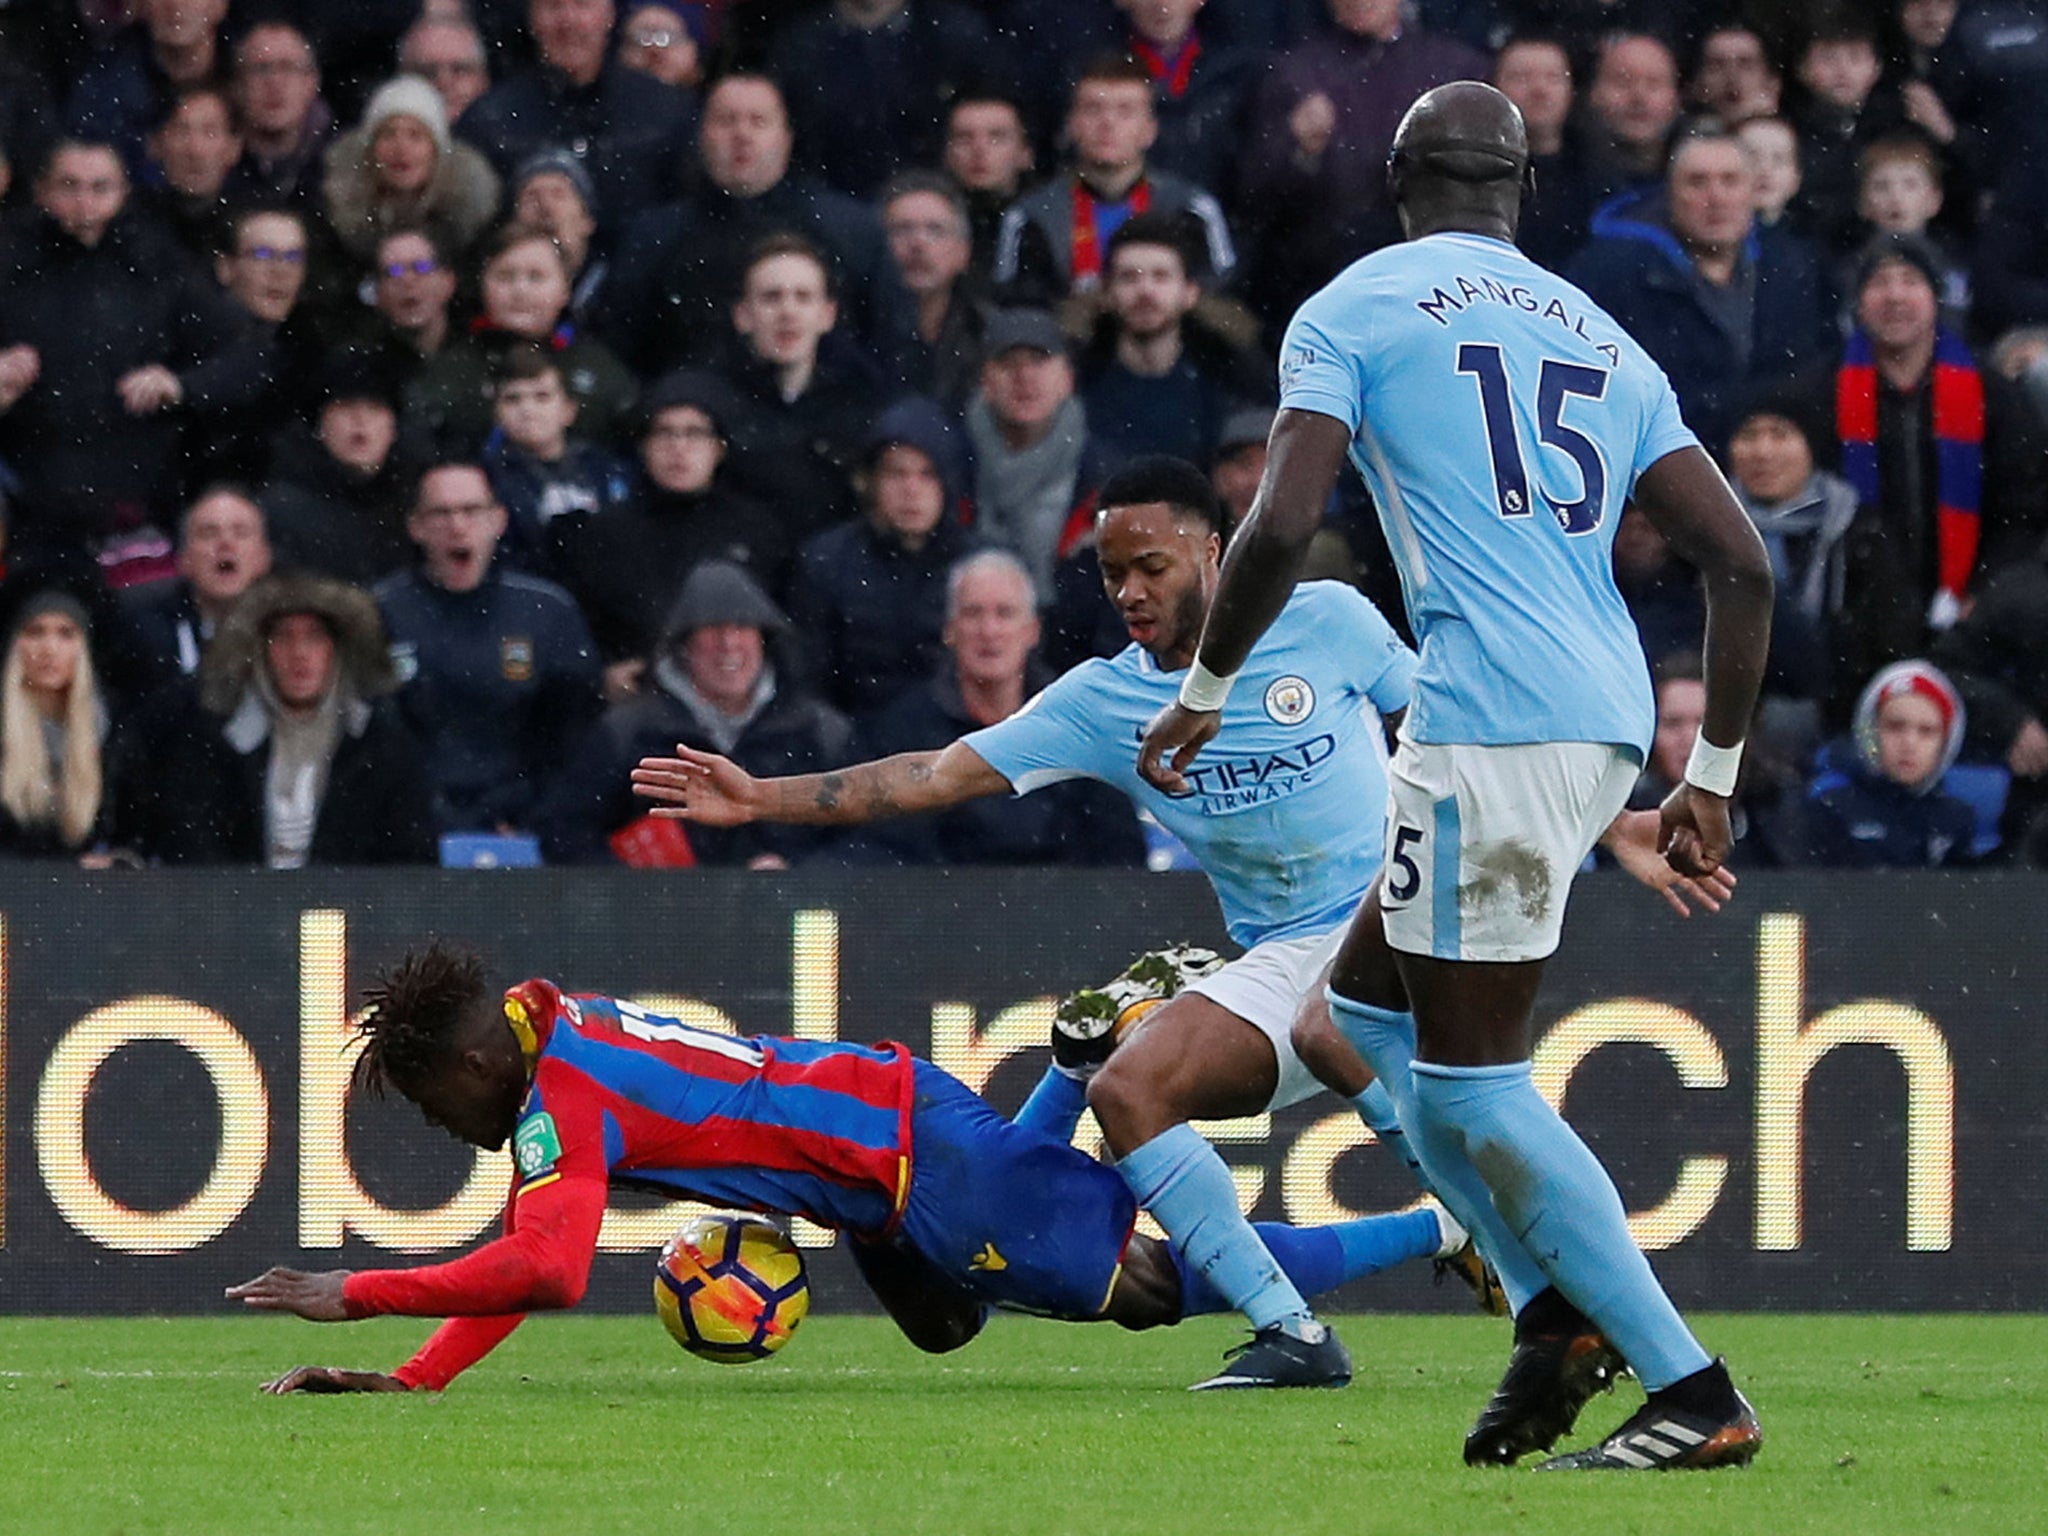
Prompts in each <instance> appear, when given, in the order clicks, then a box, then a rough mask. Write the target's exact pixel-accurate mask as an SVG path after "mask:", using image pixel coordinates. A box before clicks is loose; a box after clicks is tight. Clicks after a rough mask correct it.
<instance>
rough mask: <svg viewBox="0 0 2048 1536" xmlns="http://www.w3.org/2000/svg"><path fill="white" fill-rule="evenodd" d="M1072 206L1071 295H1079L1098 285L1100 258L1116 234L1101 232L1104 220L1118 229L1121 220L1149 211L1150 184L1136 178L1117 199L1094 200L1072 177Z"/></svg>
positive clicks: (1080, 181)
mask: <svg viewBox="0 0 2048 1536" xmlns="http://www.w3.org/2000/svg"><path fill="white" fill-rule="evenodd" d="M1073 204H1074V229H1073V247H1072V249H1073V271H1072V274H1071V277H1072V283H1073V288H1074V291H1075V292H1076V293H1080V292H1082V291H1084V290H1086V289H1089V288H1093V287H1094V286H1095V285H1096V284H1097V283H1099V282H1101V281H1102V254H1103V251H1104V249H1105V247H1106V246H1107V245H1108V243H1109V236H1110V235H1113V234H1115V233H1116V231H1115V230H1114V229H1111V230H1109V231H1108V232H1106V233H1105V232H1104V231H1103V229H1102V222H1103V220H1104V216H1105V215H1113V216H1115V219H1116V223H1117V225H1118V226H1121V225H1122V224H1123V222H1124V220H1125V219H1127V218H1135V217H1136V216H1137V215H1139V214H1141V213H1144V212H1147V211H1148V210H1149V209H1150V208H1151V207H1152V183H1151V182H1150V181H1149V180H1148V179H1147V178H1145V177H1143V176H1140V177H1139V178H1138V179H1137V181H1136V182H1135V183H1133V184H1132V186H1131V190H1130V191H1128V192H1126V193H1125V194H1124V195H1123V196H1122V197H1121V198H1118V199H1110V198H1103V197H1097V196H1096V195H1095V194H1094V193H1093V192H1092V191H1090V190H1089V187H1088V183H1087V182H1085V181H1083V180H1082V179H1081V178H1080V177H1078V176H1076V177H1075V178H1074V192H1073Z"/></svg>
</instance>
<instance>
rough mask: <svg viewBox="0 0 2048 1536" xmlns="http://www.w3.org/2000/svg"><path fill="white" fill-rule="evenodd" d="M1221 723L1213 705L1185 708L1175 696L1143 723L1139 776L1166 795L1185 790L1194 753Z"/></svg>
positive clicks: (1213, 737) (1210, 738) (1207, 741)
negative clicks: (1143, 738)
mask: <svg viewBox="0 0 2048 1536" xmlns="http://www.w3.org/2000/svg"><path fill="white" fill-rule="evenodd" d="M1222 723H1223V716H1222V715H1221V713H1219V712H1218V711H1216V710H1213V709H1203V710H1195V709H1189V708H1188V707H1187V706H1186V705H1185V704H1182V703H1181V702H1179V701H1178V700H1175V701H1174V702H1173V703H1171V704H1169V705H1167V706H1166V708H1164V709H1162V710H1161V711H1159V713H1158V714H1156V715H1154V716H1153V717H1152V723H1151V724H1150V725H1148V726H1146V727H1145V744H1144V745H1143V746H1141V747H1140V748H1139V749H1138V773H1139V776H1140V777H1142V778H1143V779H1144V780H1145V782H1146V783H1148V784H1150V785H1151V786H1152V787H1153V788H1154V789H1163V790H1165V791H1166V793H1167V794H1169V795H1185V794H1187V793H1188V792H1189V784H1188V781H1187V779H1186V777H1185V776H1184V775H1185V774H1186V773H1187V770H1188V769H1189V768H1191V767H1192V766H1194V761H1195V754H1196V753H1198V752H1200V751H1201V750H1202V748H1204V747H1206V746H1207V745H1208V744H1209V743H1210V742H1211V741H1213V740H1215V739H1216V728H1217V727H1218V726H1219V725H1221V724H1222Z"/></svg>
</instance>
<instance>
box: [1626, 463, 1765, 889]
mask: <svg viewBox="0 0 2048 1536" xmlns="http://www.w3.org/2000/svg"><path fill="white" fill-rule="evenodd" d="M1635 500H1636V504H1637V505H1638V506H1640V507H1641V508H1642V509H1643V511H1644V512H1645V513H1646V514H1648V516H1649V519H1650V521H1651V522H1652V523H1654V524H1655V525H1656V527H1657V530H1658V532H1660V533H1662V534H1663V535H1664V537H1665V538H1666V539H1668V540H1670V542H1671V547H1672V548H1673V549H1674V550H1675V551H1676V552H1677V553H1678V555H1679V558H1681V559H1683V560H1687V561H1690V562H1691V563H1692V564H1693V566H1694V567H1695V568H1697V569H1698V570H1699V572H1700V574H1701V577H1702V579H1703V580H1704V582H1705V585H1706V594H1707V643H1706V664H1707V707H1706V718H1705V720H1704V721H1703V722H1702V724H1701V727H1700V737H1701V740H1702V741H1704V742H1705V743H1707V744H1708V747H1709V748H1710V749H1711V748H1722V749H1732V748H1738V747H1740V746H1741V745H1742V742H1743V738H1744V737H1746V736H1747V735H1748V734H1749V721H1750V716H1751V715H1752V714H1753V713H1754V712H1755V709H1756V698H1757V692H1758V690H1759V689H1760V688H1761V687H1762V686H1763V677H1764V663H1765V660H1766V656H1767V654H1768V652H1769V649H1770V643H1771V599H1772V591H1773V583H1772V578H1771V560H1770V556H1769V555H1768V554H1767V553H1766V552H1765V550H1764V544H1763V540H1762V539H1761V538H1760V537H1759V536H1758V534H1757V531H1756V526H1755V524H1753V523H1751V522H1750V520H1749V515H1748V514H1747V513H1746V512H1744V511H1743V510H1742V504H1741V503H1740V502H1739V501H1737V500H1736V499H1735V493H1734V492H1733V491H1731V490H1730V489H1729V488H1728V482H1727V481H1726V480H1725V479H1723V478H1722V476H1721V471H1720V469H1719V468H1718V467H1716V465H1715V463H1714V461H1713V460H1712V459H1711V458H1709V457H1708V456H1707V453H1706V451H1705V450H1704V449H1701V448H1682V449H1680V450H1678V451H1677V452H1676V453H1668V454H1666V455H1665V456H1664V457H1663V458H1661V459H1659V460H1658V461H1657V462H1656V463H1655V464H1652V465H1651V466H1650V467H1649V468H1648V469H1647V470H1645V471H1644V472H1643V475H1642V477H1641V478H1640V479H1638V480H1637V482H1636V491H1635ZM1692 777H1693V775H1692V771H1691V770H1690V769H1688V771H1687V782H1685V783H1682V784H1680V785H1679V786H1678V788H1676V789H1674V790H1673V791H1672V792H1671V796H1670V798H1669V799H1667V800H1666V801H1665V802H1664V806H1663V809H1662V812H1661V815H1662V817H1663V822H1664V827H1663V833H1662V838H1661V843H1660V846H1661V847H1662V849H1663V850H1664V852H1665V854H1666V856H1667V857H1668V858H1669V859H1670V860H1671V862H1672V864H1673V866H1674V867H1676V868H1677V869H1678V870H1679V871H1680V872H1681V873H1683V874H1687V875H1692V876H1698V875H1704V874H1708V873H1711V872H1712V871H1713V870H1715V869H1717V868H1719V867H1720V865H1721V862H1722V861H1723V860H1724V859H1726V858H1727V857H1728V849H1729V846H1730V845H1731V844H1732V843H1733V842H1734V833H1733V830H1732V828H1731V826H1730V823H1729V816H1728V800H1729V797H1728V796H1727V795H1724V794H1717V793H1714V792H1713V791H1712V790H1710V789H1709V788H1706V787H1703V786H1701V785H1700V784H1698V783H1694V782H1692ZM1731 787H1732V786H1731Z"/></svg>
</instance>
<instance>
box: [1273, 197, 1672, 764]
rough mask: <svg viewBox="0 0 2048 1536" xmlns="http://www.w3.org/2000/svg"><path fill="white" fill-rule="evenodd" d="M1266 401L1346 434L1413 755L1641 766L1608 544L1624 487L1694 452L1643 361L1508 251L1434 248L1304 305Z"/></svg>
mask: <svg viewBox="0 0 2048 1536" xmlns="http://www.w3.org/2000/svg"><path fill="white" fill-rule="evenodd" d="M1280 385H1281V393H1280V403H1281V405H1282V406H1283V407H1286V408H1290V409H1295V410H1305V411H1314V412H1317V413H1318V414H1320V415H1324V416H1332V417H1335V418H1336V419H1337V420H1339V421H1341V422H1343V423H1344V424H1345V425H1346V426H1348V427H1349V428H1350V429H1351V431H1352V433H1353V439H1352V446H1351V457H1352V462H1353V463H1355V464H1356V465H1357V466H1358V470H1359V473H1360V474H1362V475H1363V476H1364V477H1365V483H1366V485H1367V486H1368V487H1370V489H1371V491H1372V495H1373V500H1374V502H1375V503H1376V504H1377V506H1378V508H1379V515H1380V521H1381V524H1382V525H1383V527H1384V528H1385V529H1386V534H1387V543H1388V545H1389V546H1390V547H1391V548H1392V550H1393V553H1394V559H1395V562H1396V564H1397V565H1398V566H1399V568H1400V573H1401V585H1402V590H1403V593H1404V595H1405V596H1406V598H1407V602H1408V616H1409V621H1410V623H1411V624H1412V625H1413V627H1414V629H1415V632H1416V635H1417V637H1418V638H1419V640H1420V641H1421V648H1422V653H1421V664H1420V666H1419V668H1418V671H1417V675H1416V682H1415V705H1414V709H1413V710H1412V711H1411V713H1410V715H1409V719H1408V726H1407V729H1408V731H1409V732H1410V733H1411V734H1412V736H1413V738H1414V739H1415V740H1416V741H1418V742H1435V743H1477V744H1480V745H1485V746H1503V745H1512V744H1517V743H1523V742H1541V741H1592V742H1607V743H1612V744H1615V745H1618V746H1627V747H1630V748H1633V749H1634V750H1635V751H1636V752H1637V753H1639V754H1642V753H1646V752H1647V751H1648V748H1649V743H1650V735H1651V731H1652V729H1653V726H1654V720H1655V711H1654V707H1653V704H1652V700H1651V694H1650V679H1649V673H1648V669H1647V667H1646V666H1645V664H1644V661H1643V651H1642V646H1641V644H1640V642H1639V641H1638V639H1637V636H1636V629H1635V625H1634V624H1633V623H1632V622H1631V621H1630V619H1629V615H1628V609H1627V608H1626V607H1625V606H1624V605H1623V603H1622V600H1621V594H1620V593H1619V592H1617V591H1616V590H1615V586H1614V575H1613V565H1612V554H1611V551H1612V547H1613V544H1614V532H1615V528H1616V526H1617V525H1618V524H1619V523H1620V521H1621V511H1622V505H1623V503H1624V502H1625V501H1626V500H1627V499H1628V496H1629V493H1630V492H1631V491H1632V490H1633V489H1634V486H1635V482H1636V477H1637V476H1639V475H1640V474H1642V472H1643V471H1644V470H1646V469H1648V468H1649V467H1650V466H1651V465H1652V464H1654V463H1655V462H1656V461H1657V460H1658V459H1660V458H1662V457H1663V456H1664V455H1666V454H1668V453H1671V452H1674V451H1676V450H1678V449H1681V448H1686V447H1691V446H1696V445H1697V442H1698V439H1697V438H1695V437H1694V436H1693V434H1692V433H1691V431H1690V430H1688V429H1687V427H1686V425H1685V423H1684V421H1683V420H1682V419H1681V418H1680V416H1679V411H1678V400H1677V397H1676V396H1674V395H1673V394H1672V392H1671V385H1670V384H1669V382H1668V381H1667V380H1666V379H1665V377H1664V374H1663V372H1662V371H1661V370H1660V369H1659V368H1658V367H1657V365H1656V364H1655V363H1653V362H1652V361H1651V360H1650V358H1649V356H1648V354H1646V353H1645V352H1644V351H1643V350H1642V348H1640V347H1639V346H1637V345H1636V344H1635V343H1634V342H1633V341H1631V340H1630V339H1629V337H1628V335H1627V333H1625V332H1624V331H1623V330H1622V329H1621V327H1620V326H1619V325H1617V324H1615V322H1614V321H1613V320H1612V319H1610V318H1609V317H1608V316H1607V315H1606V314H1605V313H1604V312H1603V311H1602V310H1601V309H1600V308H1599V306H1597V305H1596V304H1594V303H1593V301H1592V300H1590V299H1588V298H1587V297H1586V296H1585V295H1584V294H1583V293H1581V292H1580V291H1579V290H1578V289H1576V288H1574V287H1573V286H1572V285H1571V284H1570V283H1568V282H1566V281H1564V279H1562V278H1560V277H1558V276H1556V275H1555V274H1553V273H1551V272H1548V271H1546V270H1545V269H1543V268H1542V267H1539V266H1538V265H1536V263H1535V262H1533V261H1531V260H1529V259H1528V258H1527V257H1526V256H1524V255H1522V253H1521V252H1520V251H1518V250H1516V249H1515V248H1514V247H1513V246H1511V245H1508V244H1505V243H1504V242H1502V241H1499V240H1492V239H1488V238H1486V237H1485V236H1482V235H1465V234H1442V235H1431V236H1428V237H1427V238H1424V239H1421V240H1415V241H1410V242H1408V243H1407V244H1404V245H1397V246H1390V247H1388V248H1387V249H1386V250H1383V251H1379V252H1376V253H1375V254H1373V255H1371V256H1368V257H1366V258H1364V259H1363V260H1362V261H1358V262H1355V263H1354V264H1353V265H1352V266H1351V267H1350V268H1348V269H1347V270H1346V271H1344V272H1343V273H1341V274H1340V275H1339V276H1338V277H1337V278H1336V279H1335V280H1334V281H1332V282H1331V283H1330V285H1329V286H1328V287H1326V288H1324V289H1323V290H1322V292H1320V293H1318V294H1317V295H1315V297H1314V298H1312V299H1310V300H1309V301H1308V302H1307V303H1306V304H1304V305H1303V306H1302V307H1301V310H1300V311H1299V313H1297V314H1296V315H1295V317H1294V321H1293V323H1292V324H1291V325H1290V326H1289V327H1288V331H1287V339H1286V342H1285V344H1284V345H1283V347H1282V349H1281V364H1280Z"/></svg>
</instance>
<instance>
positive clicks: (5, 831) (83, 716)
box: [0, 586, 112, 858]
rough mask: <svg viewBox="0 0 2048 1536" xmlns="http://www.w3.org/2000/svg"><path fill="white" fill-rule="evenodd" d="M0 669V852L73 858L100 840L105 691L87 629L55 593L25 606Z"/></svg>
mask: <svg viewBox="0 0 2048 1536" xmlns="http://www.w3.org/2000/svg"><path fill="white" fill-rule="evenodd" d="M0 658H4V665H0V852H4V853H5V854H7V855H8V856H9V857H12V858H24V857H52V856H54V857H58V858H66V857H76V856H78V855H80V854H83V853H85V852H86V851H87V850H88V849H90V848H91V847H92V845H93V843H94V841H95V840H96V838H97V837H98V836H99V835H100V834H101V833H103V832H104V831H105V829H106V825H107V820H108V815H107V813H108V811H109V809H110V804H111V799H112V797H111V796H109V795H107V794H105V793H104V779H103V774H102V751H103V748H104V746H105V743H106V737H107V725H108V721H107V711H106V705H105V688H104V685H103V684H102V683H101V682H100V681H99V680H98V675H97V673H96V671H95V669H94V666H93V657H92V620H91V617H90V616H89V615H88V613H87V612H86V608H85V605H84V604H83V603H81V602H80V601H79V600H78V598H77V597H76V596H74V595H73V594H72V593H71V592H70V591H69V590H67V589H66V588H65V587H63V586H42V587H40V588H39V589H38V590H35V591H31V592H29V593H28V594H27V596H26V597H24V598H23V599H22V600H21V602H20V605H19V606H18V607H17V608H16V609H15V612H14V614H13V616H12V618H11V620H10V622H9V623H8V625H7V643H6V648H5V650H4V652H0Z"/></svg>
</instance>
